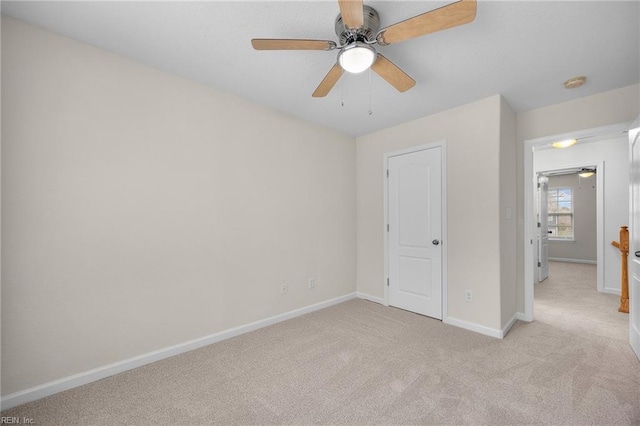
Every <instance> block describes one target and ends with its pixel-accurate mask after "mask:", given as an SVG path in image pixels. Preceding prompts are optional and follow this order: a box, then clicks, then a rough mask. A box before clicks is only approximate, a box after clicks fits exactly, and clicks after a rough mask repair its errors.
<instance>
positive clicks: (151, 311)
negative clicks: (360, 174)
mask: <svg viewBox="0 0 640 426" xmlns="http://www.w3.org/2000/svg"><path fill="white" fill-rule="evenodd" d="M2 19H3V21H2V60H3V63H2V105H3V108H2V122H3V124H4V126H3V128H2V150H3V157H2V219H3V221H2V248H3V250H2V264H3V266H4V267H3V269H2V314H3V318H2V319H3V323H2V327H3V328H2V361H3V362H2V368H3V370H2V394H3V395H7V394H10V393H13V392H17V391H20V390H24V389H26V388H29V387H32V386H35V385H40V384H42V383H45V382H47V381H51V380H54V379H59V378H63V377H66V376H69V375H72V374H74V373H78V372H83V371H86V370H89V369H92V368H95V367H100V366H103V365H106V364H109V363H113V362H116V361H119V360H123V359H127V358H129V357H132V356H136V355H139V354H143V353H147V352H149V351H154V350H157V349H161V348H165V347H167V346H170V345H174V344H178V343H182V342H185V341H188V340H190V339H194V338H198V337H202V336H206V335H209V334H211V333H215V332H218V331H221V330H226V329H229V328H231V327H234V326H238V325H242V324H247V323H250V322H252V321H256V320H259V319H263V318H266V317H269V316H272V315H275V314H278V313H282V312H287V311H291V310H293V309H296V308H300V307H303V306H308V305H311V304H313V303H316V302H320V301H324V300H328V299H331V298H334V297H337V296H341V295H345V294H348V293H351V292H354V291H355V289H356V286H355V277H356V271H355V265H356V257H355V256H356V246H355V241H356V240H355V229H356V222H355V221H356V204H355V181H356V177H355V170H354V165H355V163H356V158H355V141H354V140H353V138H350V137H347V136H343V135H340V134H337V133H335V132H333V131H330V130H327V129H325V128H322V127H319V126H317V125H314V124H310V123H308V122H304V121H301V120H299V119H296V118H293V117H291V116H287V115H284V114H281V113H278V112H274V111H273V110H270V109H267V108H264V107H262V106H258V105H256V104H252V103H250V102H247V101H244V100H241V99H239V98H236V97H233V96H230V95H227V94H224V93H221V92H218V91H216V90H213V89H211V88H208V87H205V86H201V85H198V84H195V83H192V82H189V81H187V80H185V79H181V78H178V77H175V76H172V75H170V74H166V73H163V72H160V71H157V70H154V69H151V68H149V67H146V66H143V65H140V64H138V63H135V62H132V61H130V60H127V59H124V58H122V57H119V56H116V55H113V54H110V53H107V52H105V51H101V50H98V49H95V48H93V47H90V46H88V45H85V44H81V43H78V42H75V41H72V40H69V39H66V38H63V37H60V36H57V35H54V34H52V33H49V32H46V31H43V30H39V29H36V28H35V27H32V26H28V25H26V24H23V23H21V22H19V21H16V20H13V19H11V18H5V17H3V18H2ZM309 277H315V278H316V279H317V285H316V288H315V289H313V290H308V289H307V286H306V283H307V278H309ZM282 283H287V284H288V286H289V292H288V294H286V295H284V296H283V295H281V294H280V285H281V284H282Z"/></svg>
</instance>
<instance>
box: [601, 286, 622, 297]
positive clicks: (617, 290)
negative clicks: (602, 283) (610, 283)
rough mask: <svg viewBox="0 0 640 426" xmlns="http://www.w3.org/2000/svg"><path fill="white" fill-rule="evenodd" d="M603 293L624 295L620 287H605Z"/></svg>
mask: <svg viewBox="0 0 640 426" xmlns="http://www.w3.org/2000/svg"><path fill="white" fill-rule="evenodd" d="M602 292H603V293H607V294H615V295H616V296H621V295H622V290H620V288H608V287H605V288H603V289H602Z"/></svg>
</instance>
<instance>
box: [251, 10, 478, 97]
mask: <svg viewBox="0 0 640 426" xmlns="http://www.w3.org/2000/svg"><path fill="white" fill-rule="evenodd" d="M338 4H339V6H340V15H338V17H337V18H336V22H335V30H336V34H337V35H338V37H339V43H340V44H337V43H335V42H333V41H330V40H306V39H270V38H254V39H253V40H251V45H252V46H253V48H254V49H256V50H335V49H338V50H339V51H340V52H339V53H338V61H337V62H336V64H335V65H334V66H333V67H332V68H331V70H329V73H327V75H326V76H325V77H324V79H323V80H322V82H321V83H320V85H319V86H318V88H317V89H316V90H315V91H314V92H313V97H323V96H326V95H327V94H328V93H329V91H331V89H332V88H333V86H334V85H335V84H336V83H337V82H338V80H339V79H340V76H341V75H342V71H343V70H344V71H347V72H350V73H360V72H362V71H365V70H367V69H369V68H371V69H372V70H373V71H374V72H375V73H377V74H378V75H379V76H380V77H382V78H383V79H385V80H386V81H387V82H388V83H389V84H391V85H392V86H393V87H395V88H396V89H397V90H399V91H400V92H404V91H407V90H409V89H411V88H412V87H413V86H414V85H415V84H416V82H415V80H414V79H412V78H411V77H409V75H407V73H405V72H404V71H402V70H401V69H400V68H398V67H397V66H396V65H395V64H394V63H393V62H391V61H390V60H388V59H387V58H385V57H384V56H382V55H381V54H380V53H377V52H376V50H375V48H374V47H373V45H375V44H378V45H380V46H387V45H390V44H394V43H398V42H401V41H404V40H408V39H411V38H415V37H419V36H422V35H425V34H430V33H434V32H436V31H440V30H445V29H447V28H452V27H456V26H458V25H463V24H467V23H469V22H471V21H473V20H474V19H475V17H476V0H460V1H458V2H456V3H451V4H448V5H446V6H443V7H441V8H438V9H434V10H432V11H429V12H426V13H423V14H421V15H417V16H414V17H413V18H409V19H407V20H404V21H402V22H398V23H397V24H393V25H391V26H388V27H386V28H383V29H382V30H379V31H378V27H379V25H380V18H379V16H378V12H376V10H375V9H374V8H372V7H370V6H364V5H363V3H362V0H338Z"/></svg>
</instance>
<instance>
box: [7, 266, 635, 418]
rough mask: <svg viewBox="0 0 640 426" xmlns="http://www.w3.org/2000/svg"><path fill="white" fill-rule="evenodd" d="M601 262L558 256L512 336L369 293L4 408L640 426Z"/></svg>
mask: <svg viewBox="0 0 640 426" xmlns="http://www.w3.org/2000/svg"><path fill="white" fill-rule="evenodd" d="M617 304H618V297H616V296H611V295H603V294H598V293H596V291H595V267H593V266H590V265H572V264H560V263H552V265H551V278H550V279H549V280H547V281H546V282H544V283H542V284H538V285H537V286H536V321H535V322H534V323H520V322H518V323H517V324H516V325H515V326H514V328H513V329H512V330H511V332H510V333H509V334H508V336H507V337H506V338H505V339H504V340H498V339H494V338H491V337H486V336H482V335H479V334H476V333H472V332H468V331H465V330H461V329H458V328H455V327H452V326H448V325H445V324H443V323H441V322H439V321H436V320H433V319H429V318H426V317H423V316H420V315H416V314H412V313H409V312H405V311H402V310H399V309H394V308H385V307H383V306H381V305H377V304H375V303H371V302H367V301H364V300H352V301H349V302H346V303H343V304H340V305H337V306H334V307H331V308H328V309H325V310H322V311H318V312H315V313H312V314H309V315H306V316H304V317H300V318H296V319H293V320H290V321H286V322H283V323H280V324H277V325H274V326H271V327H268V328H264V329H261V330H258V331H255V332H252V333H249V334H245V335H242V336H239V337H236V338H233V339H230V340H226V341H224V342H220V343H218V344H215V345H211V346H208V347H205V348H202V349H200V350H196V351H192V352H190V353H186V354H183V355H180V356H177V357H173V358H170V359H166V360H163V361H159V362H156V363H154V364H150V365H147V366H145V367H142V368H139V369H136V370H132V371H129V372H126V373H122V374H119V375H117V376H114V377H110V378H107V379H104V380H101V381H99V382H95V383H92V384H89V385H86V386H82V387H80V388H76V389H73V390H70V391H67V392H63V393H60V394H57V395H54V396H51V397H49V398H45V399H42V400H39V401H35V402H33V403H29V404H25V405H23V406H20V407H16V408H14V409H11V410H7V411H5V412H3V413H2V415H3V416H20V417H22V416H26V417H31V418H33V419H34V420H35V422H37V424H38V425H76V424H82V425H123V424H132V425H165V424H171V425H178V424H187V425H199V424H203V425H205V424H224V425H227V424H312V423H316V424H374V423H376V424H456V425H457V424H563V425H564V424H579V425H586V424H599V425H604V424H611V425H625V424H640V363H639V362H638V360H637V359H636V358H635V356H634V354H633V352H632V351H631V349H630V347H629V344H628V341H627V329H628V324H627V321H628V317H627V315H626V314H621V313H618V312H617Z"/></svg>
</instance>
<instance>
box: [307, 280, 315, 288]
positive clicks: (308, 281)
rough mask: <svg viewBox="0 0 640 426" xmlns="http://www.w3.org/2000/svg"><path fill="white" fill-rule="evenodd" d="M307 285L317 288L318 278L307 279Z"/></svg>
mask: <svg viewBox="0 0 640 426" xmlns="http://www.w3.org/2000/svg"><path fill="white" fill-rule="evenodd" d="M307 287H308V288H310V289H311V288H316V279H315V278H309V279H308V280H307Z"/></svg>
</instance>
